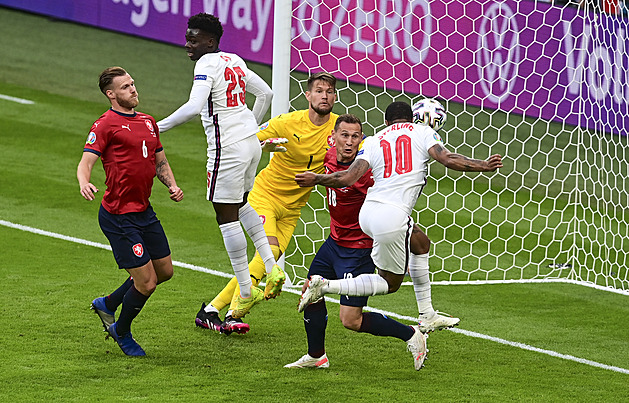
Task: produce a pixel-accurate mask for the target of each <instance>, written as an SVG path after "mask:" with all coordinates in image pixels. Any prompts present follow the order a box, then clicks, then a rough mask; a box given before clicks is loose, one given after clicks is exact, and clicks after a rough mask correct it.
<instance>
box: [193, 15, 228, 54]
mask: <svg viewBox="0 0 629 403" xmlns="http://www.w3.org/2000/svg"><path fill="white" fill-rule="evenodd" d="M221 36H223V25H222V24H221V22H220V21H219V20H218V18H216V17H215V16H213V15H212V14H207V13H199V14H196V15H193V16H192V17H190V18H189V19H188V30H187V31H186V46H185V48H186V51H187V52H188V57H189V58H190V59H192V60H195V61H196V60H199V59H200V58H201V56H203V55H204V54H206V53H212V52H216V51H217V50H218V44H219V42H220V41H221Z"/></svg>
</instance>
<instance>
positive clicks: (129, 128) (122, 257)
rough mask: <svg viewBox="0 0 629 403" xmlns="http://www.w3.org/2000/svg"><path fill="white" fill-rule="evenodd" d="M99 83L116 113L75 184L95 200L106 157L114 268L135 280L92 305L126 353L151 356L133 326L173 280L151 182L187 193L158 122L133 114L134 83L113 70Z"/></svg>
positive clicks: (104, 122)
mask: <svg viewBox="0 0 629 403" xmlns="http://www.w3.org/2000/svg"><path fill="white" fill-rule="evenodd" d="M99 86H100V89H101V92H102V93H103V94H105V96H106V97H107V98H108V99H109V101H110V103H111V108H110V109H109V110H108V111H107V112H105V113H104V114H103V115H102V116H101V117H100V118H98V120H97V121H96V122H94V124H93V125H92V129H91V130H90V133H89V135H88V137H87V142H86V143H85V147H84V149H83V157H82V158H81V162H80V163H79V166H78V169H77V179H78V181H79V187H80V192H81V195H82V196H83V197H84V198H85V199H86V200H94V199H95V195H94V193H96V192H98V188H97V187H96V186H95V185H94V184H92V183H91V182H90V177H91V174H92V168H93V167H94V164H95V163H96V160H97V159H98V158H99V157H100V159H101V161H102V163H103V168H104V170H105V185H106V186H107V189H106V190H105V194H104V196H103V200H102V202H101V206H100V211H99V213H98V221H99V224H100V227H101V229H102V231H103V233H104V234H105V236H106V237H107V239H108V240H109V243H110V244H111V248H112V251H113V253H114V258H115V259H116V263H117V264H118V266H119V268H120V269H125V270H126V271H127V272H128V273H129V275H130V277H129V278H128V279H127V280H126V281H125V282H124V283H123V284H122V285H121V286H120V287H119V288H118V289H117V290H116V291H114V292H113V293H111V294H110V295H108V296H106V297H102V298H96V299H95V300H94V301H92V309H93V310H94V311H95V312H96V313H97V314H98V316H99V317H100V319H101V321H102V322H103V326H104V327H105V330H106V331H107V332H108V333H109V335H110V336H111V337H113V338H114V340H115V341H116V342H117V343H118V345H119V346H120V348H121V349H122V351H123V352H124V353H125V354H127V355H131V356H140V355H145V352H144V350H143V349H142V347H140V345H139V344H138V343H137V342H136V341H135V340H134V339H133V336H132V335H131V322H132V321H133V319H134V318H135V317H136V316H137V315H138V313H140V310H141V309H142V307H143V306H144V304H145V303H146V301H147V300H148V298H149V297H150V296H151V294H152V293H153V291H155V287H156V286H157V284H159V283H162V282H164V281H166V280H169V279H170V278H171V277H172V275H173V264H172V260H171V257H170V248H169V246H168V240H167V239H166V235H165V234H164V229H163V228H162V225H161V223H160V222H159V220H158V219H157V216H156V215H155V212H154V211H153V208H152V207H151V205H150V203H149V196H150V195H151V189H152V187H153V178H154V177H155V176H157V177H158V179H159V180H160V181H161V182H162V183H163V184H164V185H166V186H167V187H168V190H169V192H170V198H171V199H172V200H174V201H175V202H178V201H181V199H182V198H183V192H182V191H181V189H180V188H179V187H178V186H177V183H176V182H175V177H174V175H173V172H172V169H171V168H170V165H169V164H168V160H167V159H166V155H165V154H164V148H163V147H162V144H161V142H160V140H159V130H158V128H157V124H156V122H155V119H153V117H152V116H149V115H147V114H144V113H140V112H136V111H135V107H136V106H137V105H138V93H137V91H136V88H135V83H134V81H133V78H131V76H130V75H129V74H128V73H127V72H126V71H125V70H124V69H123V68H121V67H110V68H107V69H105V70H104V71H103V72H102V73H101V75H100V79H99ZM121 304H122V309H121V312H120V316H119V317H118V321H115V312H116V310H117V308H118V306H119V305H121Z"/></svg>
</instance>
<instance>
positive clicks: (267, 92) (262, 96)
mask: <svg viewBox="0 0 629 403" xmlns="http://www.w3.org/2000/svg"><path fill="white" fill-rule="evenodd" d="M247 92H250V93H251V94H253V96H255V97H256V100H255V102H254V104H253V109H252V112H253V116H255V118H256V122H257V123H258V125H260V124H261V123H262V119H263V118H264V114H265V113H266V111H268V110H269V107H270V106H271V101H272V100H273V91H272V90H271V87H269V85H268V84H267V83H265V82H264V80H263V79H262V78H260V76H258V75H257V74H256V73H254V72H253V71H251V70H249V80H248V81H247Z"/></svg>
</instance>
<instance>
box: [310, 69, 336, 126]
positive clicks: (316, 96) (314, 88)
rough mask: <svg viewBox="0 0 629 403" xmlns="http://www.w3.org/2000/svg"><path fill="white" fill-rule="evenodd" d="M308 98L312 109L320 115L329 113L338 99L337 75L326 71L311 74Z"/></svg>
mask: <svg viewBox="0 0 629 403" xmlns="http://www.w3.org/2000/svg"><path fill="white" fill-rule="evenodd" d="M306 99H307V100H308V105H309V108H310V109H312V110H313V111H315V112H316V113H318V114H319V115H329V114H330V112H332V107H333V106H334V102H335V101H336V77H334V76H333V75H332V74H330V73H325V72H321V73H316V74H313V75H311V76H310V77H309V78H308V91H306Z"/></svg>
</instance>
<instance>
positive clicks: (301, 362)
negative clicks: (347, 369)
mask: <svg viewBox="0 0 629 403" xmlns="http://www.w3.org/2000/svg"><path fill="white" fill-rule="evenodd" d="M329 366H330V361H328V356H327V355H326V354H323V355H322V356H321V357H319V358H315V357H311V356H310V355H309V354H306V355H304V356H303V357H301V358H300V359H298V360H297V361H295V362H293V363H290V364H286V365H284V368H328V367H329Z"/></svg>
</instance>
